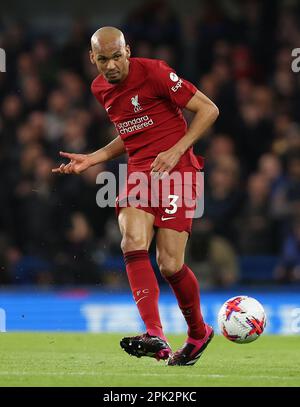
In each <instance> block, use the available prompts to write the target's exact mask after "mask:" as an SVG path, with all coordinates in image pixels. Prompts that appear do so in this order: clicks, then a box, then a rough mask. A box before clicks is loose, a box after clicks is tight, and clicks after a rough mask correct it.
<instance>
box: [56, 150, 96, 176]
mask: <svg viewBox="0 0 300 407" xmlns="http://www.w3.org/2000/svg"><path fill="white" fill-rule="evenodd" d="M59 154H60V155H61V156H62V157H65V158H68V159H69V160H70V162H69V163H68V164H61V165H60V166H59V167H57V168H53V169H52V172H53V173H59V174H80V173H81V172H83V171H85V170H86V169H87V168H89V167H90V166H91V165H92V164H91V162H90V158H89V156H88V155H87V154H73V153H65V152H63V151H60V152H59Z"/></svg>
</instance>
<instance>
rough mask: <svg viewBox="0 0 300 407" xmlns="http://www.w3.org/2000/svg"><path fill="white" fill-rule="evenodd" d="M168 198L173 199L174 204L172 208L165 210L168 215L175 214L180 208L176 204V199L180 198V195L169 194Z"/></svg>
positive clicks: (171, 204)
mask: <svg viewBox="0 0 300 407" xmlns="http://www.w3.org/2000/svg"><path fill="white" fill-rule="evenodd" d="M168 198H169V199H170V200H171V202H170V206H172V209H165V212H166V213H167V214H168V215H173V213H175V212H176V211H177V209H178V207H177V205H176V201H177V199H178V198H179V196H178V195H169V196H168Z"/></svg>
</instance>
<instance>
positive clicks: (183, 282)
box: [166, 264, 206, 340]
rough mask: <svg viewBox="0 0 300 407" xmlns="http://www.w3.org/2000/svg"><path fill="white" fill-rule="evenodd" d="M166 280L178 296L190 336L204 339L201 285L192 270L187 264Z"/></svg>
mask: <svg viewBox="0 0 300 407" xmlns="http://www.w3.org/2000/svg"><path fill="white" fill-rule="evenodd" d="M166 280H167V281H168V283H169V284H170V286H171V287H172V289H173V291H174V294H175V295H176V298H177V301H178V305H179V308H180V309H181V312H182V314H183V316H184V318H185V320H186V322H187V325H188V336H189V337H190V338H193V339H196V340H197V339H198V340H199V339H202V338H203V337H204V336H205V334H206V328H205V323H204V322H203V318H202V314H201V309H200V293H199V284H198V281H197V278H196V277H195V275H194V273H193V272H192V270H191V269H190V268H189V267H188V266H186V265H185V264H184V265H183V266H182V269H181V270H179V271H178V272H177V273H175V274H174V275H173V276H171V277H166Z"/></svg>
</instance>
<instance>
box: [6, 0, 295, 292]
mask: <svg viewBox="0 0 300 407" xmlns="http://www.w3.org/2000/svg"><path fill="white" fill-rule="evenodd" d="M268 3H270V2H267V1H266V2H260V1H244V2H238V3H236V4H235V8H234V10H229V9H226V8H221V7H220V6H219V5H218V4H219V3H218V2H214V1H209V2H207V3H206V5H205V6H203V5H202V7H201V8H199V10H198V11H197V10H195V12H194V13H193V15H190V16H186V17H185V18H181V16H180V15H179V14H177V13H175V12H174V11H173V10H172V9H171V7H170V6H169V5H168V3H167V2H164V1H154V2H150V3H149V2H148V3H145V4H143V5H142V6H140V7H139V8H138V9H135V10H133V11H132V12H131V13H130V14H129V15H128V16H127V18H125V19H124V20H123V23H122V24H121V25H120V28H121V29H123V31H124V33H125V35H126V37H127V40H128V42H129V44H130V45H131V48H132V51H133V52H132V53H133V56H138V57H150V58H158V59H164V60H165V61H167V62H168V63H169V64H170V65H171V66H173V67H174V68H175V69H176V70H177V73H178V74H179V75H180V76H183V77H185V78H186V79H189V80H190V81H192V82H193V83H195V84H196V85H197V86H198V87H199V89H200V90H201V91H202V92H203V93H205V94H206V95H207V96H208V97H210V98H211V99H212V100H213V101H214V102H215V103H216V105H217V106H218V107H219V110H220V116H219V119H218V120H217V122H216V123H215V125H214V127H213V128H212V129H211V130H210V131H209V132H208V134H207V135H206V136H205V137H203V139H202V140H201V141H200V142H199V143H198V144H197V145H196V146H195V147H194V149H195V151H196V152H197V153H198V154H201V155H204V156H205V158H206V167H205V182H206V190H205V214H204V217H202V218H201V219H196V220H195V221H194V228H193V237H192V239H191V240H190V244H189V248H188V252H187V255H188V260H187V261H188V262H190V263H191V264H192V268H193V269H194V270H195V271H197V272H198V273H199V278H200V279H202V281H203V282H204V283H203V284H204V285H205V284H206V285H207V286H208V287H209V286H231V285H232V284H234V283H236V282H237V281H238V280H239V274H240V271H239V262H238V259H239V257H240V256H276V259H277V260H276V266H275V267H274V274H273V278H274V281H282V282H295V281H298V282H299V281H300V73H298V74H297V73H294V72H293V71H292V69H291V63H292V57H291V50H292V49H294V48H297V47H300V28H299V24H297V21H299V14H300V13H299V11H300V10H299V8H298V9H297V8H295V7H294V8H289V7H286V6H285V5H284V2H276V1H273V2H271V3H272V7H270V4H268ZM149 16H151V18H150V17H149ZM96 28H98V27H93V26H91V25H89V24H88V23H84V22H80V21H77V20H74V22H73V24H72V27H71V29H70V32H69V33H68V35H67V36H66V38H64V39H63V40H61V39H60V41H58V39H57V38H56V36H55V30H54V29H53V31H51V32H41V30H40V29H39V30H37V29H36V28H35V26H34V24H31V25H30V24H29V23H24V22H22V23H20V22H16V21H2V23H1V20H0V47H1V48H3V49H4V50H5V51H6V55H7V72H6V73H0V185H1V193H0V283H1V284H2V285H3V284H31V283H36V284H40V285H45V286H48V285H51V284H99V285H103V284H110V285H116V286H118V285H120V284H122V283H123V282H124V281H126V276H125V273H124V272H123V271H122V264H120V262H118V261H116V259H118V258H119V256H120V255H121V252H120V249H119V244H120V233H119V230H118V226H117V222H116V220H115V213H114V208H99V207H98V206H97V205H96V194H97V191H98V190H99V185H97V184H96V176H97V174H98V173H99V172H101V171H103V170H109V171H114V172H116V173H117V170H118V163H119V162H125V161H126V157H122V158H120V160H114V161H113V162H109V163H105V164H103V165H98V166H95V167H93V168H91V169H90V170H88V171H86V172H85V173H83V174H82V175H81V176H54V175H53V174H52V173H51V168H53V167H55V166H56V164H57V163H58V162H59V161H60V159H59V156H58V152H59V151H60V150H62V151H68V152H76V153H86V152H90V151H92V150H96V149H98V148H100V147H101V146H104V145H105V144H107V143H108V142H109V141H110V140H112V138H113V137H115V136H116V131H115V129H114V127H113V126H112V125H111V124H110V123H109V121H108V119H107V116H106V112H105V110H103V109H102V108H101V106H99V104H98V103H97V102H96V101H95V99H94V97H93V96H92V94H91V92H90V83H91V81H92V80H93V78H94V77H95V76H96V75H97V72H96V70H95V68H94V66H93V65H91V64H90V61H89V54H88V51H89V40H90V35H91V33H93V32H94V30H95V29H96ZM186 118H187V120H188V121H189V119H190V117H189V115H188V114H187V115H186Z"/></svg>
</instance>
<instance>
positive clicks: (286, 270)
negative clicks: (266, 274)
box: [275, 218, 300, 283]
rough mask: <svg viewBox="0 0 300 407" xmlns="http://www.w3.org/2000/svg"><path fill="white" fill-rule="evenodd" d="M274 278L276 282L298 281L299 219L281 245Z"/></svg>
mask: <svg viewBox="0 0 300 407" xmlns="http://www.w3.org/2000/svg"><path fill="white" fill-rule="evenodd" d="M275 278H276V280H277V281H278V282H283V283H286V282H289V283H290V282H292V283H295V282H299V281H300V219H299V218H297V219H296V220H295V223H294V225H293V228H292V232H291V233H290V234H289V235H288V236H287V238H286V239H285V241H284V243H283V247H282V253H281V257H280V264H279V266H278V267H277V269H276V270H275Z"/></svg>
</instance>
